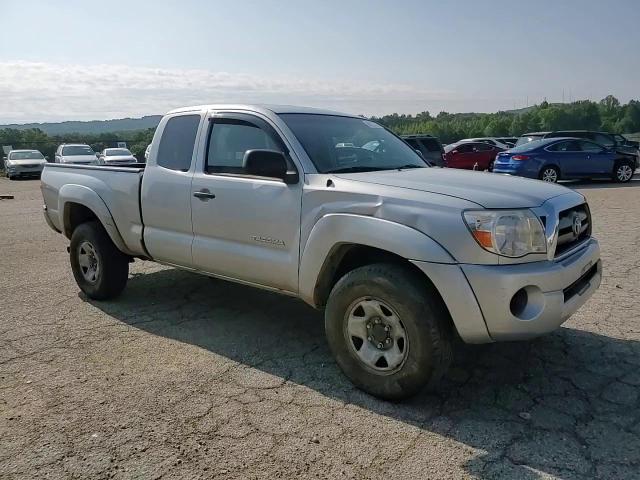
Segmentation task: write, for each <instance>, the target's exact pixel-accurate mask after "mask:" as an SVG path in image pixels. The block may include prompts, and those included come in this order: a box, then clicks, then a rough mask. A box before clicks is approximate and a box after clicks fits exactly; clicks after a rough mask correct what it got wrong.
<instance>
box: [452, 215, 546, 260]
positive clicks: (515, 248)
mask: <svg viewBox="0 0 640 480" xmlns="http://www.w3.org/2000/svg"><path fill="white" fill-rule="evenodd" d="M464 220H465V222H466V223H467V226H468V227H469V230H470V231H471V234H472V235H473V238H475V239H476V241H477V242H478V243H479V244H480V246H481V247H482V248H484V249H485V250H488V251H490V252H493V253H497V254H498V255H504V256H505V257H522V256H524V255H526V254H528V253H546V251H547V242H546V239H545V236H544V227H543V226H542V222H541V221H540V219H539V218H538V217H537V216H536V215H535V214H534V213H533V212H532V211H530V210H476V211H466V212H464Z"/></svg>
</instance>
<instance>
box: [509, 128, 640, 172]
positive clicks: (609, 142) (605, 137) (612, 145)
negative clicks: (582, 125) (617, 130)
mask: <svg viewBox="0 0 640 480" xmlns="http://www.w3.org/2000/svg"><path fill="white" fill-rule="evenodd" d="M559 137H572V138H584V139H586V140H591V141H592V142H596V143H598V144H600V145H602V146H603V147H605V148H608V149H613V150H616V151H618V152H620V153H628V154H631V155H633V156H635V160H634V162H635V167H634V168H638V167H639V166H640V165H639V164H638V161H639V158H638V156H639V153H638V147H637V146H634V145H633V144H632V143H631V142H629V141H628V140H626V138H624V137H622V135H620V137H622V138H623V139H624V140H625V143H620V142H618V140H617V139H616V136H615V135H612V134H610V133H606V132H595V131H592V130H558V131H554V132H534V133H525V134H524V135H522V136H521V137H520V139H518V142H517V143H516V146H519V145H522V144H525V143H528V142H531V141H533V140H540V139H541V138H559Z"/></svg>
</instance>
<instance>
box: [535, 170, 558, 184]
mask: <svg viewBox="0 0 640 480" xmlns="http://www.w3.org/2000/svg"><path fill="white" fill-rule="evenodd" d="M539 177H540V180H542V181H543V182H549V183H556V182H557V181H558V180H559V179H560V172H559V171H558V169H557V168H556V167H544V168H543V169H542V170H540V175H539Z"/></svg>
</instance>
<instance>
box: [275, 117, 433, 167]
mask: <svg viewBox="0 0 640 480" xmlns="http://www.w3.org/2000/svg"><path fill="white" fill-rule="evenodd" d="M280 117H281V118H282V119H283V120H284V121H285V123H286V124H287V126H288V127H289V128H290V129H291V131H292V132H293V133H294V135H295V136H296V137H297V139H298V140H299V141H300V143H301V144H302V146H303V147H304V149H305V151H306V152H307V155H309V158H311V161H312V162H313V164H314V165H315V166H316V168H317V169H318V171H319V172H320V173H330V172H358V171H373V170H392V169H396V168H421V167H428V166H429V165H428V164H427V163H425V161H424V160H423V159H422V157H421V156H420V155H419V154H418V153H417V152H416V151H415V150H413V149H412V148H411V147H410V146H409V145H407V144H406V143H405V142H404V141H402V140H401V139H400V138H398V137H396V136H395V135H394V134H393V133H391V132H389V131H388V130H386V129H385V128H383V127H382V126H380V125H378V124H377V123H375V122H371V121H369V120H365V119H362V118H353V117H339V116H334V115H314V114H305V113H284V114H280Z"/></svg>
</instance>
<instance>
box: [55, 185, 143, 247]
mask: <svg viewBox="0 0 640 480" xmlns="http://www.w3.org/2000/svg"><path fill="white" fill-rule="evenodd" d="M72 203H77V204H79V205H82V206H84V207H86V208H88V209H89V210H91V211H92V212H93V214H94V215H95V216H96V217H97V218H98V221H99V222H100V223H101V224H102V226H103V227H104V229H105V230H106V232H107V234H108V235H109V238H111V241H112V242H113V243H114V245H115V246H116V247H117V248H118V250H120V251H121V252H123V253H126V254H131V252H130V251H129V249H128V248H127V246H126V244H125V243H124V240H123V239H122V236H121V235H120V232H119V231H118V227H117V226H116V223H115V222H114V220H113V216H112V215H111V211H109V207H107V204H106V203H104V200H103V199H102V198H101V197H100V195H98V194H97V193H96V192H95V191H94V190H92V189H90V188H89V187H85V186H83V185H75V184H67V185H64V186H63V187H62V188H61V189H60V191H59V192H58V212H60V213H59V215H60V220H61V222H60V225H61V226H62V230H63V233H64V235H65V236H66V237H67V238H71V234H72V233H73V232H72V231H71V226H70V220H71V219H70V214H69V213H70V206H71V205H70V204H72Z"/></svg>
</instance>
